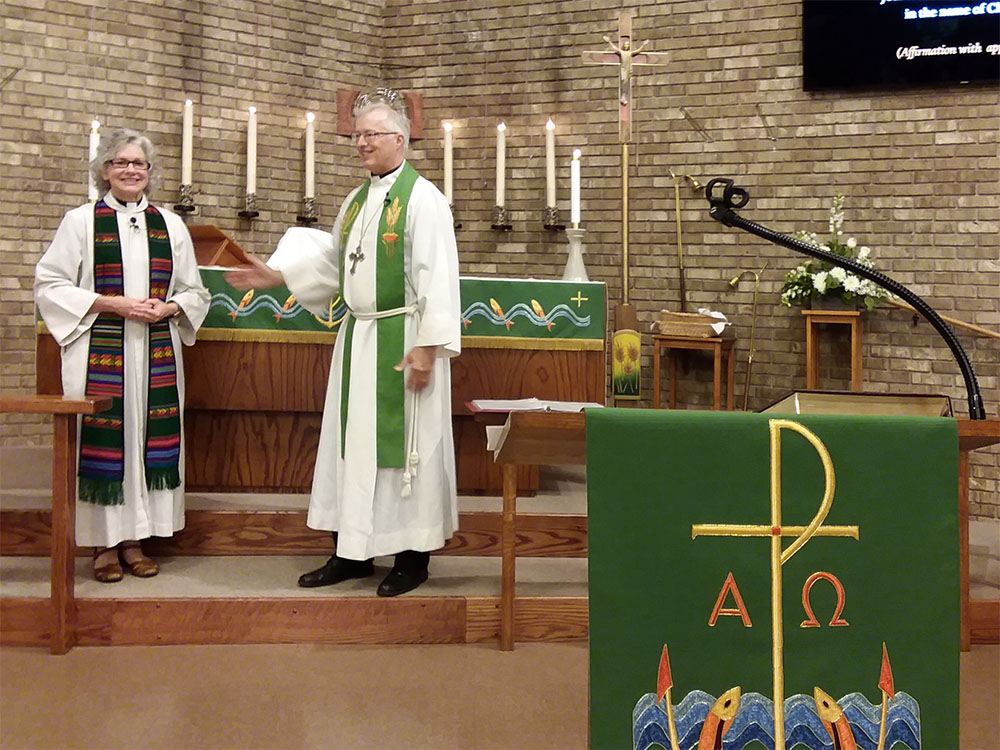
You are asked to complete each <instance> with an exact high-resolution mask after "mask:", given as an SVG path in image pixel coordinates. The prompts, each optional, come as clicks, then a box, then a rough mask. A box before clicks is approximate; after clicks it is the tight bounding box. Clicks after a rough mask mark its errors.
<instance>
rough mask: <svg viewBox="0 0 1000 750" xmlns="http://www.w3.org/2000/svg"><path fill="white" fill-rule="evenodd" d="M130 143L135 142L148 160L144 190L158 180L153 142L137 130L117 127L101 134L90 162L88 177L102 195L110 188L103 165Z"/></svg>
mask: <svg viewBox="0 0 1000 750" xmlns="http://www.w3.org/2000/svg"><path fill="white" fill-rule="evenodd" d="M130 143H134V144H136V145H137V146H138V147H139V148H141V149H142V152H143V153H144V154H145V155H146V161H148V162H149V165H150V166H149V184H148V185H147V186H146V192H149V191H150V190H152V189H153V188H154V187H156V183H157V182H158V181H159V177H160V174H159V172H158V171H157V169H156V149H155V148H154V147H153V142H152V141H151V140H149V138H147V137H146V136H144V135H143V134H142V133H140V132H138V131H137V130H130V129H128V128H118V129H116V130H112V131H110V132H109V133H107V134H105V135H102V136H101V142H100V144H99V145H98V146H97V156H96V157H94V160H93V161H92V162H90V179H91V180H93V181H94V185H95V186H96V187H97V189H98V191H100V193H101V195H102V196H103V195H104V194H105V193H106V192H108V191H109V190H110V189H111V183H110V182H108V181H107V180H105V179H104V165H105V164H107V163H108V162H109V161H111V160H112V159H114V158H115V156H116V155H117V154H118V152H119V151H121V150H122V149H123V148H125V147H126V146H128V145H129V144H130Z"/></svg>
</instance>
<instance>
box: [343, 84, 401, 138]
mask: <svg viewBox="0 0 1000 750" xmlns="http://www.w3.org/2000/svg"><path fill="white" fill-rule="evenodd" d="M374 109H384V110H385V113H386V117H385V121H386V123H387V124H388V126H389V127H390V128H393V132H395V133H399V134H400V135H402V136H403V149H404V150H405V149H407V148H409V146H410V117H409V113H408V112H407V109H406V100H405V99H404V98H403V95H402V94H400V93H399V92H398V91H396V90H395V89H387V88H381V89H375V90H374V91H370V92H367V93H364V94H361V95H360V96H358V98H357V99H356V100H355V101H354V107H353V108H352V114H353V115H354V117H355V119H357V118H358V117H360V116H361V115H362V114H364V113H365V112H369V111H371V110H374Z"/></svg>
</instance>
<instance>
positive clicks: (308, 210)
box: [295, 196, 319, 226]
mask: <svg viewBox="0 0 1000 750" xmlns="http://www.w3.org/2000/svg"><path fill="white" fill-rule="evenodd" d="M295 220H296V221H298V222H299V224H305V225H306V226H309V225H310V224H315V223H316V222H317V221H319V218H318V217H317V216H316V199H315V198H314V197H311V196H306V197H304V198H303V199H302V213H301V214H299V215H298V216H296V217H295Z"/></svg>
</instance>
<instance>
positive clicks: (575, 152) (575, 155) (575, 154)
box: [573, 148, 583, 159]
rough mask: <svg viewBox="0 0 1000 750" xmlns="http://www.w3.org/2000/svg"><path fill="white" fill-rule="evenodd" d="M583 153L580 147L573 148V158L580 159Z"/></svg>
mask: <svg viewBox="0 0 1000 750" xmlns="http://www.w3.org/2000/svg"><path fill="white" fill-rule="evenodd" d="M582 154H583V152H582V151H580V149H578V148H574V149H573V158H574V159H579V158H580V156H581V155H582Z"/></svg>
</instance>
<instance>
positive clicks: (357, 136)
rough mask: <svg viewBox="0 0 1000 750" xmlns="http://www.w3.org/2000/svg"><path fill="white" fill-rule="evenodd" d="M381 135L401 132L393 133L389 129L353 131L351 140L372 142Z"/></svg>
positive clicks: (353, 141)
mask: <svg viewBox="0 0 1000 750" xmlns="http://www.w3.org/2000/svg"><path fill="white" fill-rule="evenodd" d="M380 135H399V133H393V132H390V131H387V130H383V131H379V130H366V131H365V132H364V133H351V142H352V143H358V142H360V141H362V140H365V141H368V142H369V143H371V142H372V141H373V140H375V139H376V138H378V137H379V136H380Z"/></svg>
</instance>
